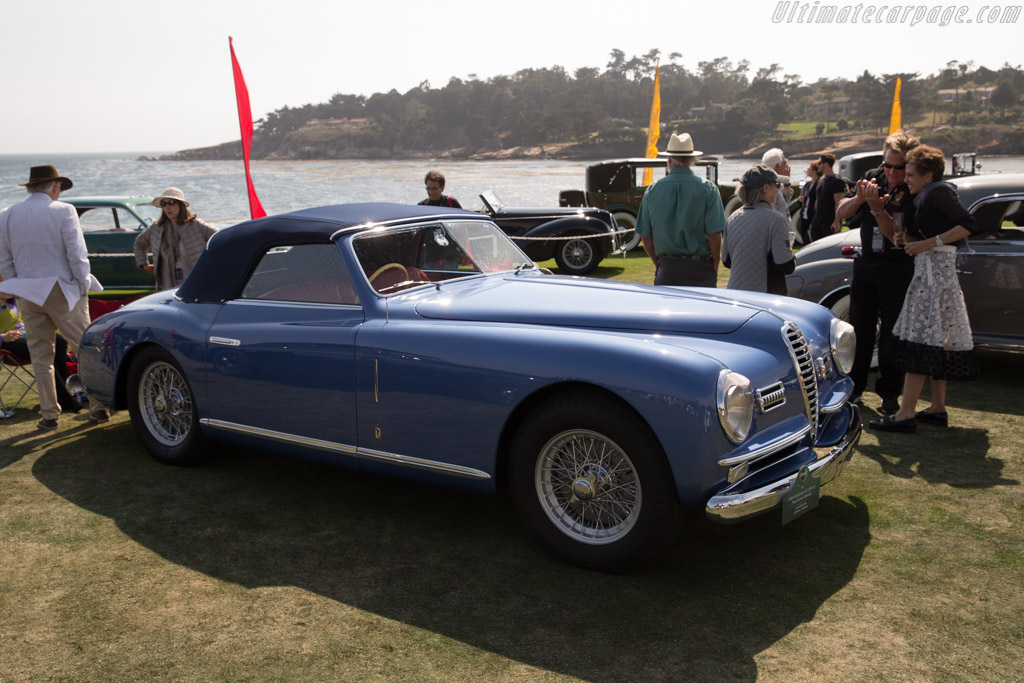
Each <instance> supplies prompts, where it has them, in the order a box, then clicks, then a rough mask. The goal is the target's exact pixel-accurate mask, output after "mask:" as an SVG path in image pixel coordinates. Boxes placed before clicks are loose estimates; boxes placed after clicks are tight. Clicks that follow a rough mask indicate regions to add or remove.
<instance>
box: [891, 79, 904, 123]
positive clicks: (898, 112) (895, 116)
mask: <svg viewBox="0 0 1024 683" xmlns="http://www.w3.org/2000/svg"><path fill="white" fill-rule="evenodd" d="M902 83H903V82H902V81H901V80H900V79H899V77H897V78H896V92H894V93H893V95H892V115H891V116H890V117H889V135H892V134H893V133H895V132H896V131H898V130H899V129H900V128H902V127H903V125H902V124H901V119H902V118H903V108H902V107H900V85H902Z"/></svg>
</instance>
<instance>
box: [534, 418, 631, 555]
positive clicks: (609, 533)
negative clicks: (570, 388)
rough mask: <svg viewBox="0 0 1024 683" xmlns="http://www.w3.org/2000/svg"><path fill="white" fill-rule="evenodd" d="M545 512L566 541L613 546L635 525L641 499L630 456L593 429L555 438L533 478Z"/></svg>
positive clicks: (540, 459)
mask: <svg viewBox="0 0 1024 683" xmlns="http://www.w3.org/2000/svg"><path fill="white" fill-rule="evenodd" d="M534 483H535V486H536V491H537V498H538V500H540V503H541V506H542V508H543V509H544V513H545V514H546V515H547V516H548V519H550V520H551V521H552V522H553V523H554V524H555V526H556V527H557V528H558V529H559V530H560V531H561V532H562V533H564V534H565V535H566V536H569V537H571V538H573V539H574V540H577V541H580V542H582V543H587V544H589V545H602V544H605V543H612V542H614V541H617V540H619V539H621V538H622V537H623V536H625V535H626V534H627V533H629V531H630V530H631V529H632V528H633V526H634V525H635V524H636V520H637V517H638V516H639V514H640V507H641V502H642V495H641V490H640V481H639V479H638V478H637V475H636V470H635V468H634V466H633V463H632V461H631V460H630V459H629V456H627V455H626V453H625V452H624V451H623V450H622V449H621V448H619V446H618V445H617V444H616V443H615V442H613V441H612V440H611V439H609V438H608V437H606V436H604V435H603V434H599V433H597V432H593V431H590V430H582V429H581V430H570V431H566V432H562V433H561V434H557V435H556V436H554V437H553V438H552V439H551V440H550V441H548V442H547V443H546V444H545V445H544V447H543V449H541V453H540V457H539V458H538V459H537V468H536V472H535V477H534Z"/></svg>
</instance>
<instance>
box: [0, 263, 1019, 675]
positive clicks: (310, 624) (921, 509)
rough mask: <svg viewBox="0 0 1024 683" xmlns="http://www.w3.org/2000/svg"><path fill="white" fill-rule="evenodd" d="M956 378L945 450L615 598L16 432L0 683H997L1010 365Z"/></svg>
mask: <svg viewBox="0 0 1024 683" xmlns="http://www.w3.org/2000/svg"><path fill="white" fill-rule="evenodd" d="M545 265H551V264H545ZM596 274H597V275H598V276H601V277H608V278H614V279H629V280H636V281H641V282H651V279H652V277H653V269H652V268H651V266H650V263H649V262H648V261H647V259H646V258H645V257H643V256H642V254H641V253H640V252H634V253H633V254H631V255H630V256H629V257H628V258H625V259H608V260H606V261H605V263H604V265H603V266H602V267H601V269H600V270H599V271H598V272H597V273H596ZM724 275H725V273H724V272H723V277H724ZM980 358H981V363H982V372H983V379H982V380H981V381H978V382H971V383H964V384H954V385H951V387H950V405H951V411H950V419H951V423H952V427H950V428H949V429H948V430H942V429H938V428H931V427H929V426H927V425H921V426H920V427H919V432H918V433H917V434H916V435H900V434H881V435H876V434H875V433H873V432H870V431H865V433H864V436H863V438H862V440H861V443H860V446H859V448H858V451H857V453H856V454H855V455H854V456H853V458H852V459H851V461H850V463H849V465H848V466H847V468H846V470H845V471H844V473H843V475H842V476H841V477H840V478H839V479H838V480H836V481H835V482H833V483H832V484H831V485H830V486H828V487H827V488H826V489H824V490H823V494H824V495H823V497H822V500H821V504H820V506H819V508H818V509H817V510H814V511H812V512H811V513H809V514H807V515H805V516H803V517H801V518H800V519H798V520H796V521H794V522H793V523H792V524H789V525H787V526H782V525H781V524H780V523H779V522H780V519H779V516H778V515H768V516H765V517H761V518H759V519H757V520H754V521H752V522H750V523H747V524H743V525H739V526H733V527H719V526H714V525H711V524H709V523H707V522H705V521H704V520H703V519H700V518H693V519H688V520H687V524H686V525H685V527H684V531H683V533H682V536H681V538H680V539H679V542H678V544H677V545H676V546H675V549H674V551H673V552H672V553H670V554H669V556H668V557H666V558H665V559H664V560H663V561H661V562H660V563H659V564H657V565H655V566H654V567H652V568H651V569H649V570H647V571H645V572H643V573H640V574H634V575H629V576H604V575H600V574H594V573H590V572H586V571H583V570H579V569H576V568H573V567H569V566H567V565H564V564H562V563H560V562H558V561H556V560H553V559H551V558H549V557H548V556H547V555H545V554H544V553H543V552H542V551H540V550H539V549H538V548H537V547H536V546H535V545H534V544H533V543H531V542H530V541H529V540H528V539H527V538H526V536H525V534H524V532H523V530H522V528H521V527H520V524H519V522H518V520H517V519H516V517H515V514H514V512H513V511H512V509H511V505H510V503H509V501H507V500H504V499H502V498H497V499H492V498H485V497H478V496H472V495H466V494H461V493H456V492H451V491H446V490H441V489H433V488H425V487H422V486H415V485H412V484H406V483H402V482H397V481H393V480H386V479H378V478H375V477H371V476H366V475H360V474H356V473H352V472H348V471H345V470H339V469H333V468H330V467H327V466H324V465H320V464H316V463H308V462H302V461H295V460H289V459H285V458H279V457H275V456H270V455H265V454H261V453H257V452H248V451H243V450H239V449H234V448H222V449H220V451H219V454H218V457H217V458H215V459H214V460H213V461H212V462H211V463H209V464H208V465H205V466H203V467H199V468H192V469H183V468H173V467H166V466H162V465H159V464H158V463H156V462H155V461H153V460H151V459H150V458H149V457H148V456H147V455H146V454H145V452H144V451H143V450H142V448H141V446H140V445H139V443H138V441H137V440H136V438H135V435H134V433H133V431H132V426H131V423H130V422H129V420H128V416H127V414H125V413H119V414H117V415H115V416H114V418H113V419H112V421H111V422H110V423H108V424H106V425H102V426H98V427H92V426H89V424H88V421H87V419H86V418H84V417H81V416H63V417H62V420H61V427H60V429H59V431H57V432H55V433H50V434H43V433H40V432H37V431H36V430H35V422H36V420H37V419H38V411H37V410H36V409H35V408H34V407H31V406H30V407H29V408H22V409H19V410H18V412H17V414H16V415H15V417H13V418H11V419H8V420H2V421H0V558H2V561H0V638H2V641H0V642H2V647H0V681H5V682H6V681H37V680H61V681H108V680H110V681H129V680H130V681H137V680H150V679H157V680H186V681H217V680H310V681H314V680H315V681H323V680H364V679H369V680H409V681H449V680H473V681H476V680H487V681H492V680H493V681H555V680H559V681H560V680H577V679H581V680H666V681H676V680H710V681H720V680H753V679H763V680H768V681H783V680H786V681H788V680H886V681H888V680H907V681H910V680H913V681H918V680H964V679H969V680H983V681H1009V680H1021V679H1022V673H1021V672H1022V668H1021V663H1022V662H1024V591H1022V586H1024V525H1022V520H1024V495H1022V488H1021V482H1022V480H1024V456H1022V455H1021V447H1020V444H1021V443H1022V442H1024V389H1022V387H1021V382H1020V378H1022V377H1024V355H1008V354H996V353H991V352H981V353H980ZM5 397H6V398H9V394H5ZM253 400H273V398H272V397H256V398H254V399H253ZM866 403H867V406H866V410H865V415H864V417H865V419H870V418H873V417H875V414H876V413H875V411H876V410H877V408H878V403H879V402H878V399H877V397H876V396H874V395H873V394H868V395H867V398H866ZM32 405H33V406H34V403H33V404H32Z"/></svg>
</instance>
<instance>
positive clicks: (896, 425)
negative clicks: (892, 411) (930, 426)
mask: <svg viewBox="0 0 1024 683" xmlns="http://www.w3.org/2000/svg"><path fill="white" fill-rule="evenodd" d="M868 427H870V428H871V429H874V430H876V431H879V432H908V433H911V434H912V433H914V432H916V431H917V424H916V423H915V422H914V418H912V417H908V418H907V419H906V420H895V419H893V416H892V415H886V416H885V417H883V418H882V419H880V420H872V421H871V422H868Z"/></svg>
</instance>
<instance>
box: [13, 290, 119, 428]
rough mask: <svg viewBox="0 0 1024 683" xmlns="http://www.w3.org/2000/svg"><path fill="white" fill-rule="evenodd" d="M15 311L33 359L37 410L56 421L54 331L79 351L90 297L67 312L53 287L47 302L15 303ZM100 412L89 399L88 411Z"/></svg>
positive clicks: (57, 415) (96, 402)
mask: <svg viewBox="0 0 1024 683" xmlns="http://www.w3.org/2000/svg"><path fill="white" fill-rule="evenodd" d="M18 310H19V311H21V319H22V321H23V322H24V323H25V338H26V340H27V342H28V353H29V356H31V358H32V369H33V370H34V371H35V375H36V386H37V387H38V389H39V409H40V412H41V413H42V415H43V418H44V419H47V420H56V419H57V418H58V417H59V416H60V412H61V411H60V404H59V403H57V385H56V384H55V383H54V382H55V380H54V373H53V353H54V345H55V344H56V339H57V330H58V329H59V330H60V331H61V334H63V335H64V338H65V339H67V340H68V346H70V347H72V348H74V350H75V351H77V350H78V345H79V344H81V343H82V335H83V334H85V328H86V327H88V326H89V322H90V321H89V297H88V296H83V297H82V298H81V299H79V300H78V302H77V303H76V304H75V307H74V309H72V310H70V311H69V310H68V302H67V299H65V298H64V293H63V292H62V291H61V289H60V285H58V284H54V285H53V289H51V290H50V294H49V296H47V297H46V302H45V303H44V304H43V305H42V306H37V305H36V304H34V303H32V302H31V301H29V300H27V299H19V300H18ZM98 410H103V405H102V404H101V403H99V402H98V401H96V400H94V399H93V398H91V397H90V398H89V412H91V413H95V412H96V411H98Z"/></svg>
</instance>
